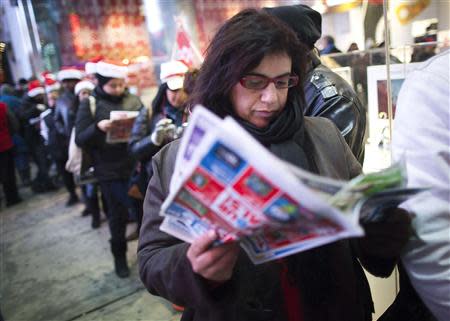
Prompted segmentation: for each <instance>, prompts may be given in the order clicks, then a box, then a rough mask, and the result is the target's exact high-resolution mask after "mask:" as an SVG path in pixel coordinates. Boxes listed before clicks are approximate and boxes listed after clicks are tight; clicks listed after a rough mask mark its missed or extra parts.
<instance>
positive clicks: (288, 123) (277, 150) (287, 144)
mask: <svg viewBox="0 0 450 321" xmlns="http://www.w3.org/2000/svg"><path fill="white" fill-rule="evenodd" d="M237 121H238V122H239V124H240V125H241V126H243V127H244V128H245V129H246V130H247V131H248V132H250V134H251V135H252V136H253V137H255V138H256V139H257V140H258V141H259V142H261V143H262V144H263V145H264V146H266V147H267V148H269V150H270V151H271V152H272V153H274V154H275V155H276V156H277V157H279V158H281V159H283V160H285V161H287V162H289V163H291V164H293V165H295V166H298V167H300V168H302V169H304V170H307V171H310V172H315V173H317V168H316V166H315V163H314V160H313V159H312V155H311V145H310V143H309V139H308V138H307V135H306V133H305V127H304V116H303V108H302V106H301V104H300V102H299V101H298V99H294V100H293V102H291V103H288V104H287V105H286V107H285V108H284V110H283V111H282V112H281V114H280V115H279V116H278V118H276V119H275V120H274V121H273V122H272V123H271V124H270V125H269V126H268V127H266V128H262V129H260V128H257V127H255V126H253V125H252V124H250V123H249V122H246V121H244V120H242V119H239V118H237ZM329 251H332V250H331V249H330V248H328V247H326V246H322V247H319V248H315V249H312V250H309V251H306V252H303V253H300V254H297V255H291V256H288V257H287V258H285V261H286V263H287V267H288V273H289V274H290V275H291V276H292V277H293V278H292V282H295V281H294V280H296V282H295V284H296V286H297V287H298V288H299V289H300V295H301V297H303V302H304V303H305V304H306V306H305V307H304V309H305V311H304V313H308V309H310V308H313V309H315V310H317V309H321V310H323V313H324V314H326V311H327V309H326V304H327V302H330V301H331V300H333V296H335V294H336V288H335V286H336V284H335V283H336V282H335V281H334V277H333V272H332V271H333V269H332V267H333V266H334V265H335V264H337V262H330V258H331V257H332V256H331V253H329ZM321 313H322V312H320V313H319V312H317V311H316V314H317V315H320V314H321ZM323 319H324V320H326V317H324V318H323Z"/></svg>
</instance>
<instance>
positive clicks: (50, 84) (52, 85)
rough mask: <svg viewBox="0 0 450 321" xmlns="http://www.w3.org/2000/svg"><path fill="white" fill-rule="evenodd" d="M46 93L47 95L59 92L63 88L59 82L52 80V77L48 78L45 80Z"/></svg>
mask: <svg viewBox="0 0 450 321" xmlns="http://www.w3.org/2000/svg"><path fill="white" fill-rule="evenodd" d="M44 83H45V91H46V92H47V93H49V92H52V91H55V90H59V89H60V88H61V85H60V84H59V82H57V81H56V80H55V79H53V78H51V77H47V78H45V81H44Z"/></svg>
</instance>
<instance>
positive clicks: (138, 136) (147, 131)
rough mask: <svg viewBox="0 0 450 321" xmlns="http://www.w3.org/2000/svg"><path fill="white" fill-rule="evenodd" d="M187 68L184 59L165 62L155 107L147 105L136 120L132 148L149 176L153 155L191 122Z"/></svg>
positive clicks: (132, 134)
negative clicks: (185, 84)
mask: <svg viewBox="0 0 450 321" xmlns="http://www.w3.org/2000/svg"><path fill="white" fill-rule="evenodd" d="M186 72H188V67H187V66H186V65H185V64H184V63H183V62H182V61H180V60H174V61H168V62H164V63H162V64H161V74H160V79H161V85H160V86H159V89H158V92H157V93H156V96H155V98H154V99H153V101H152V108H151V110H149V109H147V108H143V109H142V110H141V111H140V112H139V115H138V116H137V118H136V120H135V122H134V125H133V129H132V131H131V137H130V141H129V143H128V146H129V150H130V152H131V154H132V155H133V157H135V158H136V159H137V160H139V161H140V162H141V165H142V167H143V170H145V171H146V173H147V175H148V177H150V176H151V173H152V169H151V158H152V157H153V155H155V154H156V153H157V152H158V151H159V150H160V149H161V148H162V147H163V146H164V145H165V144H167V143H169V142H171V141H172V140H173V139H175V138H176V137H177V136H178V134H177V130H178V131H179V129H180V128H182V126H183V124H184V123H186V122H187V119H188V112H187V110H186V109H185V105H186V100H187V94H186V93H185V92H184V89H183V82H184V75H185V74H186ZM145 187H147V186H145ZM144 192H145V191H144Z"/></svg>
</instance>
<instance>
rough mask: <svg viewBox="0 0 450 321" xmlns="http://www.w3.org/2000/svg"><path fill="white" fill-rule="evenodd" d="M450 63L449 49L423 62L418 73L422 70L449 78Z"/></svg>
mask: <svg viewBox="0 0 450 321" xmlns="http://www.w3.org/2000/svg"><path fill="white" fill-rule="evenodd" d="M449 63H450V49H447V50H446V51H444V52H441V53H440V54H438V55H436V56H433V57H431V58H430V59H428V60H426V61H425V62H423V63H422V64H421V65H420V66H419V67H418V68H417V69H416V71H417V72H416V74H420V72H428V73H432V74H434V75H436V76H439V77H442V78H446V79H447V81H448V79H449V72H448V70H449Z"/></svg>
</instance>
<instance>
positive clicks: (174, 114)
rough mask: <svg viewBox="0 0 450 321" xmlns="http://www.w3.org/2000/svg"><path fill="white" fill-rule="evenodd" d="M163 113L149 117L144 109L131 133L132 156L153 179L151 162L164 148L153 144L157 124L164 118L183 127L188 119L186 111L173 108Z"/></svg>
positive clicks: (165, 108)
mask: <svg viewBox="0 0 450 321" xmlns="http://www.w3.org/2000/svg"><path fill="white" fill-rule="evenodd" d="M162 110H163V111H160V112H156V113H153V114H152V115H151V116H150V115H149V113H150V112H149V110H148V109H147V108H142V109H141V111H140V112H139V115H138V116H137V118H136V121H135V122H134V125H133V129H132V131H131V137H130V141H129V143H128V146H129V150H130V153H131V155H132V156H133V157H134V158H135V159H137V160H139V161H141V163H142V166H143V167H144V168H145V169H146V171H147V174H148V176H149V177H151V173H152V168H151V160H152V157H153V155H155V154H156V153H157V152H158V151H159V150H160V149H161V148H162V147H163V146H157V145H155V144H153V142H152V140H151V139H150V135H151V133H152V132H153V130H154V129H155V125H156V123H158V121H160V120H161V119H163V118H169V119H172V121H173V123H174V124H175V125H176V126H178V127H179V126H181V125H182V124H183V122H184V121H186V119H187V115H186V114H185V112H184V109H182V110H178V109H176V108H175V107H172V106H166V107H163V108H162Z"/></svg>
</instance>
